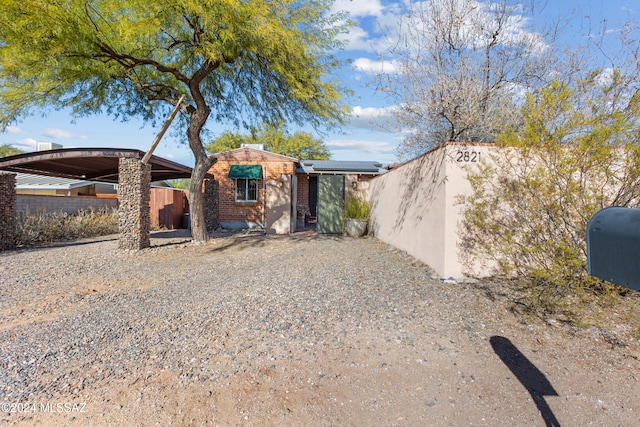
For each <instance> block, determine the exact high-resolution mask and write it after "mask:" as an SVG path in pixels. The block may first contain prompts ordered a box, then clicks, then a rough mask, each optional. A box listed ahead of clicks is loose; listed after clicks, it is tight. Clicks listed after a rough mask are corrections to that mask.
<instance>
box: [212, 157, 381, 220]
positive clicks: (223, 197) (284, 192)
mask: <svg viewBox="0 0 640 427" xmlns="http://www.w3.org/2000/svg"><path fill="white" fill-rule="evenodd" d="M252 166H258V167H259V168H256V169H253V170H252ZM385 171H386V170H385V169H383V168H382V165H380V164H379V163H375V162H359V161H331V160H305V161H299V160H298V159H294V158H292V157H287V156H283V155H280V154H275V153H271V152H268V151H264V150H261V149H256V148H252V147H243V148H238V149H235V150H230V151H225V152H222V153H218V160H217V162H216V163H215V164H214V165H213V166H212V168H211V169H210V170H209V172H210V173H212V174H213V175H214V176H215V177H216V178H215V179H216V181H217V182H218V185H219V197H218V219H219V223H220V225H221V226H222V227H224V228H232V229H234V228H263V227H265V226H267V228H269V227H268V225H269V223H270V221H269V219H270V218H271V219H273V218H274V209H273V208H272V206H270V203H273V198H274V197H275V198H280V199H279V203H280V205H279V211H278V212H279V213H278V214H277V215H278V216H282V215H285V216H291V217H293V220H294V221H295V222H297V221H296V216H297V212H296V208H297V209H298V210H299V211H302V212H304V213H306V218H307V219H309V218H310V219H312V220H314V219H316V217H317V209H316V208H317V203H318V197H317V183H318V179H319V177H320V176H321V175H340V176H344V191H343V194H342V195H341V196H342V197H344V196H348V195H349V194H350V193H352V192H358V193H361V194H363V195H366V193H367V190H368V186H369V184H368V181H369V180H370V179H372V178H373V177H374V176H377V175H379V174H381V173H384V172H385ZM258 173H259V174H260V175H259V178H254V179H252V180H254V181H255V182H251V181H252V180H249V179H248V178H247V179H245V178H244V177H245V176H249V175H251V174H258ZM255 176H257V175H255ZM293 177H295V178H293ZM254 186H255V187H254ZM289 186H290V187H289ZM294 186H295V188H296V190H295V194H293V192H294V191H293V188H294ZM289 189H291V192H288V191H289ZM283 197H284V198H283ZM287 203H289V204H290V207H291V210H290V211H288V210H287V209H286V206H284V205H286V204H287ZM285 211H287V212H285ZM269 216H270V218H269ZM283 221H284V223H286V222H287V221H286V220H283ZM285 228H287V231H286V232H289V228H288V227H285ZM295 229H296V225H295V223H294V224H293V226H292V227H291V230H295ZM279 232H283V231H282V229H280V231H279Z"/></svg>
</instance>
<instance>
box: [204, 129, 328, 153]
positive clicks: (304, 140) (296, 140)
mask: <svg viewBox="0 0 640 427" xmlns="http://www.w3.org/2000/svg"><path fill="white" fill-rule="evenodd" d="M242 144H263V145H264V148H265V149H266V150H268V151H270V152H272V153H277V154H282V155H285V156H289V157H293V158H296V159H299V160H310V159H316V160H328V159H330V158H331V153H330V152H329V150H328V149H327V147H326V146H325V145H324V142H323V141H322V140H321V139H319V138H314V137H313V135H311V134H310V133H309V132H303V131H297V132H295V133H294V134H293V135H291V134H289V133H288V132H286V131H285V130H284V127H283V126H282V125H263V126H262V127H261V128H259V129H257V130H254V131H252V132H251V134H249V135H241V134H239V133H237V132H229V131H227V132H224V133H223V134H222V135H220V137H218V138H217V139H215V140H214V141H212V142H211V143H210V144H209V145H207V147H206V149H207V151H208V152H210V153H219V152H222V151H227V150H233V149H236V148H240V147H241V145H242Z"/></svg>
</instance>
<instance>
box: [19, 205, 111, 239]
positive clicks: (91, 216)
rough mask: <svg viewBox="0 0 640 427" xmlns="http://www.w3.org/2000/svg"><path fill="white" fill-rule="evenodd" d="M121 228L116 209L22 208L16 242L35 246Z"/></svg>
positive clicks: (101, 233)
mask: <svg viewBox="0 0 640 427" xmlns="http://www.w3.org/2000/svg"><path fill="white" fill-rule="evenodd" d="M117 232H118V212H117V210H115V209H114V210H110V211H104V210H101V211H96V210H94V209H91V210H88V211H85V210H81V211H79V212H78V213H77V214H76V215H70V214H67V213H64V212H44V211H37V212H35V213H33V214H31V213H29V212H21V213H19V214H18V218H17V224H16V245H17V246H33V245H39V244H46V243H52V242H59V241H65V240H71V239H77V238H82V237H95V236H103V235H107V234H113V233H117Z"/></svg>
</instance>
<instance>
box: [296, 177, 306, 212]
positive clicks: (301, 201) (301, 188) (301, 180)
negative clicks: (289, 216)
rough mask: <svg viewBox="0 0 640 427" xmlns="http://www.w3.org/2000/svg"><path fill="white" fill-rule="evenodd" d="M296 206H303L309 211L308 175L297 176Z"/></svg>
mask: <svg viewBox="0 0 640 427" xmlns="http://www.w3.org/2000/svg"><path fill="white" fill-rule="evenodd" d="M297 196H298V206H304V207H306V208H307V210H309V175H307V174H298V193H297Z"/></svg>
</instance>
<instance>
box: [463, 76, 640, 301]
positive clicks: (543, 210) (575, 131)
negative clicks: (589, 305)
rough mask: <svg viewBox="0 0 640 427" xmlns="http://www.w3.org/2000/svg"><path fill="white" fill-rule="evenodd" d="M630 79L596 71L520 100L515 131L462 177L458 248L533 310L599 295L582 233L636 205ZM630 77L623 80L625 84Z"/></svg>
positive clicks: (637, 131) (635, 123) (638, 145)
mask: <svg viewBox="0 0 640 427" xmlns="http://www.w3.org/2000/svg"><path fill="white" fill-rule="evenodd" d="M635 76H636V75H635V74H624V73H622V72H621V71H619V70H600V71H597V72H594V73H590V74H588V75H587V76H585V77H584V78H582V79H580V80H578V81H574V82H552V83H551V84H550V85H548V86H547V87H545V88H544V89H542V90H541V91H539V93H537V94H528V95H527V99H526V103H525V105H524V106H523V107H522V109H521V113H522V116H523V120H524V122H523V124H522V126H519V127H513V128H509V129H507V130H505V131H504V132H503V133H502V134H500V135H499V141H498V144H497V149H496V150H495V152H494V153H493V155H492V156H491V159H490V161H487V162H486V163H484V164H483V165H481V167H480V168H479V169H478V170H477V171H475V172H472V173H470V174H469V180H470V183H471V186H472V189H473V191H472V194H470V195H469V196H468V197H463V198H462V201H463V202H464V221H463V230H464V232H463V242H464V244H463V248H464V252H465V253H466V254H467V255H468V257H469V259H470V260H473V261H475V262H483V261H490V262H492V263H493V265H495V266H496V268H497V272H498V273H501V274H503V275H505V276H508V277H513V276H514V275H515V276H516V277H520V278H528V279H529V280H528V283H530V284H532V285H535V284H540V285H543V286H540V287H535V288H536V289H538V291H539V292H540V294H539V297H540V301H541V302H544V303H546V302H548V303H550V305H552V303H553V301H554V300H556V297H564V296H568V295H579V294H581V293H583V292H584V291H587V290H589V291H596V292H599V291H601V290H602V289H604V288H603V286H602V282H600V281H599V280H596V279H593V278H590V277H588V276H587V274H586V236H585V234H586V228H587V223H588V221H589V219H590V218H591V217H592V216H593V215H594V214H595V213H596V212H597V211H599V210H600V209H603V208H605V207H608V206H629V207H637V206H639V205H640V95H639V94H638V93H637V91H635V86H636V85H634V84H632V81H633V79H635V78H636V77H635ZM630 79H631V80H630Z"/></svg>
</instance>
